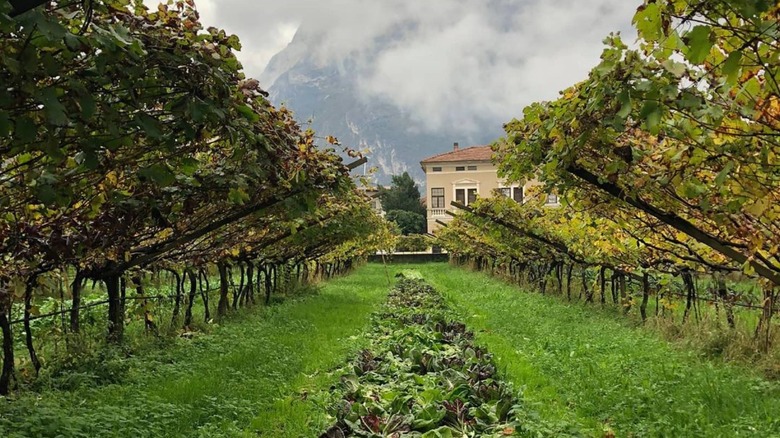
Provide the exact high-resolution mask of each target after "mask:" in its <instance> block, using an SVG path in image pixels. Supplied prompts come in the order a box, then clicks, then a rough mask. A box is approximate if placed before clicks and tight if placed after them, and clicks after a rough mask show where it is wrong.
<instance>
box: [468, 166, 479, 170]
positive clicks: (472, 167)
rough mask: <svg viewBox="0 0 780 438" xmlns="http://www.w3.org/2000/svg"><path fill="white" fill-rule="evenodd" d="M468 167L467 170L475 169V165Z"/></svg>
mask: <svg viewBox="0 0 780 438" xmlns="http://www.w3.org/2000/svg"><path fill="white" fill-rule="evenodd" d="M468 169H469V170H477V166H469V167H468Z"/></svg>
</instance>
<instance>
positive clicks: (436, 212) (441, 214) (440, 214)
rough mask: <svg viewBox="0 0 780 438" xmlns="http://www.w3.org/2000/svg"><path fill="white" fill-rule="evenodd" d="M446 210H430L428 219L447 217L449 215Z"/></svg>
mask: <svg viewBox="0 0 780 438" xmlns="http://www.w3.org/2000/svg"><path fill="white" fill-rule="evenodd" d="M446 211H447V209H446V208H429V209H428V217H446V216H447V213H445V212H446Z"/></svg>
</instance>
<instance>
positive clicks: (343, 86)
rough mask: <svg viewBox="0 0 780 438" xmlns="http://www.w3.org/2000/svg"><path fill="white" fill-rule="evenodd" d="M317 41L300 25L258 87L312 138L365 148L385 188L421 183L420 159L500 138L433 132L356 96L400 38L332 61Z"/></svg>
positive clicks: (382, 102)
mask: <svg viewBox="0 0 780 438" xmlns="http://www.w3.org/2000/svg"><path fill="white" fill-rule="evenodd" d="M321 37H322V35H319V34H317V33H313V32H307V30H306V29H305V26H302V27H301V28H300V29H299V30H298V32H297V33H296V35H295V37H294V38H293V40H292V41H291V42H290V44H289V45H288V46H287V47H286V48H285V49H284V50H282V51H281V52H279V53H278V54H276V55H275V56H274V57H273V58H272V59H271V61H270V62H269V64H268V66H267V67H266V69H265V71H264V72H263V74H262V76H261V77H260V81H261V84H262V85H263V86H264V87H265V88H266V89H268V92H269V93H270V99H271V101H272V102H273V103H274V104H276V105H280V104H284V105H286V106H287V107H288V108H290V109H292V110H293V112H294V113H295V115H296V118H297V119H298V121H299V122H301V123H302V124H304V125H305V124H306V123H307V122H308V121H311V127H312V128H313V129H314V131H315V132H317V135H319V136H321V137H324V136H326V135H333V136H335V137H336V138H338V139H339V140H340V142H341V143H342V145H344V146H348V147H350V148H353V149H360V150H364V149H368V150H369V151H370V152H369V153H368V154H367V156H368V158H369V166H376V167H377V168H378V172H377V173H376V177H375V179H376V180H377V182H378V183H380V184H386V183H388V182H389V181H390V175H395V174H400V173H403V172H404V171H408V172H409V174H410V175H412V177H413V178H414V179H415V180H416V181H417V182H418V183H424V182H425V180H424V174H423V172H422V170H421V169H420V165H419V162H420V160H422V159H424V158H426V157H429V156H431V155H436V154H439V153H442V152H446V151H448V150H449V149H451V148H452V144H453V142H459V143H460V144H461V145H463V146H467V145H471V144H488V143H490V142H492V141H494V140H495V139H496V138H498V137H499V136H500V135H501V132H498V131H496V129H495V127H500V126H501V124H500V123H496V124H493V125H492V127H493V128H494V129H493V130H492V132H483V133H480V134H478V135H474V134H473V133H467V132H455V131H453V130H451V129H449V130H439V131H432V130H431V129H429V128H427V127H426V126H424V125H423V124H422V123H420V122H419V121H416V120H414V119H413V118H412V117H410V116H409V114H407V113H406V112H405V111H404V110H403V109H401V108H399V107H398V106H396V105H394V104H393V103H391V102H390V101H388V100H386V99H383V98H382V97H378V96H372V95H369V94H367V93H364V92H361V90H360V79H361V74H363V73H364V72H365V69H366V68H370V66H371V61H372V59H375V58H376V56H377V55H378V54H379V53H381V51H382V50H384V49H386V48H387V47H390V46H391V45H392V44H393V41H394V40H395V39H397V38H402V34H400V33H399V34H396V35H390V36H387V37H386V38H383V39H382V40H381V41H375V42H374V44H373V45H372V46H371V48H370V50H368V51H362V52H359V53H352V54H349V55H347V56H344V57H341V58H335V57H333V59H327V58H326V57H323V56H322V55H321V47H320V46H319V44H321V41H322V40H323V38H321ZM446 110H447V108H442V111H446Z"/></svg>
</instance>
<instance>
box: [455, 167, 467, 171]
mask: <svg viewBox="0 0 780 438" xmlns="http://www.w3.org/2000/svg"><path fill="white" fill-rule="evenodd" d="M464 170H466V167H465V166H456V167H455V171H456V172H463V171H464Z"/></svg>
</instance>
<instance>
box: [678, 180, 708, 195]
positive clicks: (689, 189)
mask: <svg viewBox="0 0 780 438" xmlns="http://www.w3.org/2000/svg"><path fill="white" fill-rule="evenodd" d="M707 191H708V190H707V186H705V185H704V184H702V182H701V181H699V180H698V179H696V178H694V179H691V180H688V181H685V183H684V184H683V186H682V195H683V196H685V197H686V198H698V197H699V196H701V195H703V194H705V193H707Z"/></svg>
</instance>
